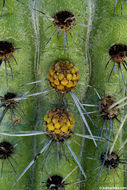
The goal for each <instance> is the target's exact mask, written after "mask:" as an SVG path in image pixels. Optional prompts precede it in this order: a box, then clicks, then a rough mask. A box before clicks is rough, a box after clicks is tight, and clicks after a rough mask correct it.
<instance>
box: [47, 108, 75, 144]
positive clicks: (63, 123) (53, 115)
mask: <svg viewBox="0 0 127 190" xmlns="http://www.w3.org/2000/svg"><path fill="white" fill-rule="evenodd" d="M74 122H75V121H74V117H73V114H72V113H71V112H68V113H67V112H66V110H65V109H63V108H54V109H52V110H50V111H48V112H47V114H46V115H45V117H44V126H45V129H46V132H47V135H48V136H50V137H52V138H54V139H55V140H59V141H62V140H63V138H69V137H70V136H71V135H72V133H73V130H74Z"/></svg>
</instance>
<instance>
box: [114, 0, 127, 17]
mask: <svg viewBox="0 0 127 190" xmlns="http://www.w3.org/2000/svg"><path fill="white" fill-rule="evenodd" d="M117 1H118V2H120V1H121V16H122V12H123V1H124V2H125V3H126V4H127V0H115V4H114V10H113V16H115V12H116V6H117V3H118V2H117Z"/></svg>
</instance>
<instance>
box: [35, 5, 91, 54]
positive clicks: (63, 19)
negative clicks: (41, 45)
mask: <svg viewBox="0 0 127 190" xmlns="http://www.w3.org/2000/svg"><path fill="white" fill-rule="evenodd" d="M33 10H35V11H37V12H39V13H40V14H41V15H42V16H43V17H46V18H47V19H48V20H50V21H52V22H53V24H52V25H50V26H49V27H48V28H51V27H53V26H54V27H55V30H54V32H53V33H52V35H51V36H50V38H49V40H48V41H47V43H46V45H47V44H48V43H49V42H50V40H51V39H52V38H53V36H54V35H55V34H56V33H57V39H58V40H59V38H60V35H61V33H62V32H63V33H64V53H65V50H66V47H67V55H68V56H69V43H68V33H69V35H70V37H71V38H72V40H73V41H74V38H73V36H72V34H71V32H70V30H73V32H74V33H75V34H76V35H77V36H78V37H80V38H81V39H82V40H84V41H85V39H84V38H83V37H82V36H80V34H79V33H78V32H77V31H76V30H75V29H74V27H75V26H76V25H80V26H84V27H88V25H86V24H82V23H78V22H77V21H76V18H77V17H79V16H80V15H77V16H75V15H74V14H73V13H72V12H70V11H66V10H62V11H59V12H57V13H56V14H55V15H54V16H53V17H52V16H49V15H48V14H46V13H44V12H43V11H40V10H37V9H33Z"/></svg>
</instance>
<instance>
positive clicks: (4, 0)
mask: <svg viewBox="0 0 127 190" xmlns="http://www.w3.org/2000/svg"><path fill="white" fill-rule="evenodd" d="M16 1H17V2H19V3H21V4H24V3H23V2H21V1H19V0H16ZM5 2H6V0H3V8H2V11H1V15H0V16H1V17H2V15H3V11H4V9H5Z"/></svg>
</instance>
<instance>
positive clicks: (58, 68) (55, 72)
mask: <svg viewBox="0 0 127 190" xmlns="http://www.w3.org/2000/svg"><path fill="white" fill-rule="evenodd" d="M79 77H80V75H79V72H78V68H77V67H76V66H74V65H73V64H72V63H70V62H69V61H59V62H56V63H54V64H53V65H51V67H50V69H49V74H48V79H49V82H50V84H51V86H52V87H53V88H55V89H56V90H58V91H61V92H63V93H65V92H68V91H70V90H71V89H72V88H74V87H75V86H76V84H77V82H78V79H79Z"/></svg>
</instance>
